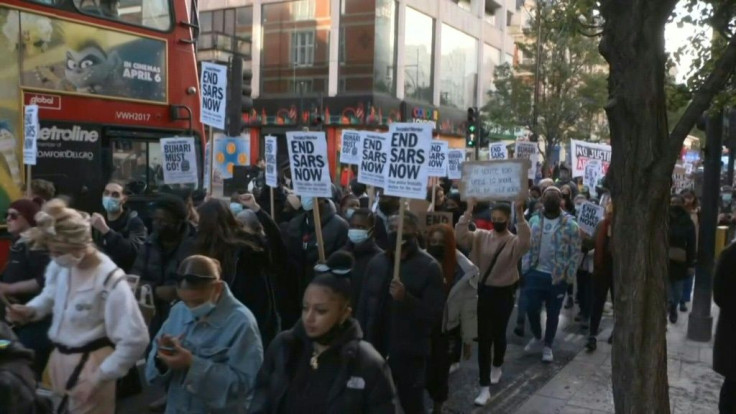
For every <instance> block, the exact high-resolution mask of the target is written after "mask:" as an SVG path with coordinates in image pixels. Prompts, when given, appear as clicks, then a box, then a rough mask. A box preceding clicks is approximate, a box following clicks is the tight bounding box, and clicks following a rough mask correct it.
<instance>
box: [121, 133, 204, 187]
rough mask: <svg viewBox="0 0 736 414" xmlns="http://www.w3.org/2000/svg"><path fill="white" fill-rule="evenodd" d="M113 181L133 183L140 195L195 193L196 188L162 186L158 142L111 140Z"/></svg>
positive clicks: (161, 159) (162, 175)
mask: <svg viewBox="0 0 736 414" xmlns="http://www.w3.org/2000/svg"><path fill="white" fill-rule="evenodd" d="M111 144H112V166H113V172H112V179H113V180H116V181H120V182H123V183H126V184H130V183H135V187H136V188H140V189H141V190H140V192H145V193H152V192H157V191H163V192H170V191H172V190H183V189H189V190H195V189H197V188H198V187H199V185H195V184H191V185H181V184H174V185H166V184H164V170H163V165H162V161H163V157H162V156H161V144H160V143H159V142H158V141H133V140H129V139H119V140H111Z"/></svg>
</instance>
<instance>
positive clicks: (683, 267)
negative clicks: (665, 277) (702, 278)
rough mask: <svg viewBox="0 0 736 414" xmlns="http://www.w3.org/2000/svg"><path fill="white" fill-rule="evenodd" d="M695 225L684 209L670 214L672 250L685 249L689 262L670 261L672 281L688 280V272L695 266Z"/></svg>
mask: <svg viewBox="0 0 736 414" xmlns="http://www.w3.org/2000/svg"><path fill="white" fill-rule="evenodd" d="M695 240H696V239H695V224H694V223H693V221H692V219H690V215H689V214H688V213H687V212H686V211H685V210H684V209H677V210H673V211H671V212H670V232H669V241H670V248H673V247H676V248H680V249H685V251H686V252H687V261H686V262H684V263H681V262H675V261H672V260H670V265H669V277H670V280H672V281H678V280H682V279H685V278H687V270H688V269H689V268H692V267H694V266H695Z"/></svg>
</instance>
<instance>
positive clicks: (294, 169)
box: [286, 131, 332, 198]
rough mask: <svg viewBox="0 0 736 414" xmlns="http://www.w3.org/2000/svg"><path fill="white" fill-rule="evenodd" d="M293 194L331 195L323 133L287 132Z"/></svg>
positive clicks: (310, 195) (325, 141)
mask: <svg viewBox="0 0 736 414" xmlns="http://www.w3.org/2000/svg"><path fill="white" fill-rule="evenodd" d="M286 142H287V146H288V149H289V168H290V169H291V181H292V185H293V188H294V193H296V195H298V196H301V197H326V198H330V197H332V181H330V168H329V166H328V162H327V139H326V138H325V133H324V132H309V131H306V132H302V131H290V132H287V133H286Z"/></svg>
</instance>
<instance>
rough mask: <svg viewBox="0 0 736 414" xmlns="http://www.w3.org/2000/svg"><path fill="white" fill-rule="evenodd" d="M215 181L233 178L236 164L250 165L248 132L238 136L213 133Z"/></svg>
mask: <svg viewBox="0 0 736 414" xmlns="http://www.w3.org/2000/svg"><path fill="white" fill-rule="evenodd" d="M214 141H215V154H214V161H215V164H214V171H215V177H214V178H215V182H217V183H220V182H221V181H222V180H227V179H230V178H233V170H234V168H235V167H236V166H247V165H250V134H244V135H243V136H240V137H229V136H227V135H225V134H221V133H216V134H215V135H214Z"/></svg>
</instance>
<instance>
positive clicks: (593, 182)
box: [583, 160, 603, 196]
mask: <svg viewBox="0 0 736 414" xmlns="http://www.w3.org/2000/svg"><path fill="white" fill-rule="evenodd" d="M602 177H603V163H602V162H601V161H600V160H590V161H588V163H587V164H586V165H585V174H584V175H583V185H584V186H586V187H588V190H589V191H590V194H591V195H592V196H595V195H596V194H597V193H596V190H595V188H596V186H597V185H598V180H600V179H601V178H602Z"/></svg>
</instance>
